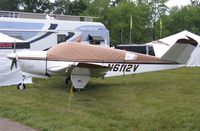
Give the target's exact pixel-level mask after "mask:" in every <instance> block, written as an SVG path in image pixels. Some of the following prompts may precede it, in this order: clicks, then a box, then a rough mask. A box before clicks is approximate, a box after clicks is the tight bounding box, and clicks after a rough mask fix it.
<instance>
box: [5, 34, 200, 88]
mask: <svg viewBox="0 0 200 131" xmlns="http://www.w3.org/2000/svg"><path fill="white" fill-rule="evenodd" d="M196 46H197V42H196V41H195V40H193V39H191V38H190V37H187V38H185V39H179V40H178V41H176V43H175V44H174V45H173V46H172V47H171V48H170V49H169V50H168V51H167V52H166V53H165V54H164V55H163V56H162V57H161V58H157V57H154V56H149V55H144V54H139V53H134V52H128V51H124V50H118V49H113V48H107V47H102V46H98V45H90V44H82V43H80V42H72V43H60V44H57V45H55V46H53V47H51V48H50V49H49V50H48V51H21V52H17V53H12V54H9V55H7V58H9V59H11V60H12V63H11V69H12V68H13V67H14V66H15V67H18V66H17V63H19V66H20V69H21V70H22V71H23V72H24V73H25V76H27V75H30V76H32V77H42V78H48V77H50V76H52V75H59V76H65V77H66V83H71V84H72V85H73V88H74V91H76V90H80V89H83V88H84V87H85V86H86V84H87V83H88V81H89V80H90V78H91V77H101V78H102V77H113V76H123V75H130V74H138V73H145V72H152V71H160V70H169V69H175V68H179V67H183V66H184V65H185V63H186V62H187V61H188V59H189V58H190V55H191V53H192V52H193V50H194V48H195V47H196ZM24 87H25V85H24V82H23V80H22V82H21V83H20V84H19V85H18V88H20V89H23V88H24Z"/></svg>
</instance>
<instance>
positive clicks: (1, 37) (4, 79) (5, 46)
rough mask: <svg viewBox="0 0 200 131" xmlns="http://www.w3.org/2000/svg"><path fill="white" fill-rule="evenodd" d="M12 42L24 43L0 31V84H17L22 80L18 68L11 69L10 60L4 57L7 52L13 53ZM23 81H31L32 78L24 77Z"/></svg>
mask: <svg viewBox="0 0 200 131" xmlns="http://www.w3.org/2000/svg"><path fill="white" fill-rule="evenodd" d="M13 43H26V41H22V40H19V39H16V38H13V37H10V36H7V35H5V34H2V33H0V86H7V85H13V84H19V83H20V82H22V72H21V70H20V69H19V68H17V69H16V68H13V70H12V71H11V70H10V66H11V60H9V59H8V58H6V55H7V54H9V53H13V46H14V45H13ZM17 51H19V50H17ZM18 67H19V66H18ZM25 83H32V79H31V78H29V79H26V80H25Z"/></svg>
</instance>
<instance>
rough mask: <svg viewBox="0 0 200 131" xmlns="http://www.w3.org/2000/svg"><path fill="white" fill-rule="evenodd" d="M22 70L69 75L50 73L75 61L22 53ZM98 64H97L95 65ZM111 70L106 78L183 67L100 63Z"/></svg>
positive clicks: (32, 52)
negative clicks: (48, 59)
mask: <svg viewBox="0 0 200 131" xmlns="http://www.w3.org/2000/svg"><path fill="white" fill-rule="evenodd" d="M17 56H18V61H19V64H20V68H21V70H22V71H23V72H26V73H29V74H35V75H39V76H47V75H63V76H66V75H69V73H70V70H68V69H67V68H66V69H65V70H64V71H62V72H56V73H55V72H49V71H48V69H51V68H62V67H68V66H69V65H73V64H75V63H77V62H74V61H47V51H22V52H19V53H17ZM95 64H97V63H95ZM98 64H99V65H103V66H106V67H110V70H109V71H107V72H106V74H105V76H104V77H113V76H122V75H130V74H138V73H145V72H152V71H160V70H169V69H176V68H180V67H183V66H184V65H180V64H140V63H137V64H126V63H123V64H122V63H98Z"/></svg>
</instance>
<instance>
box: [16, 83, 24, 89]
mask: <svg viewBox="0 0 200 131" xmlns="http://www.w3.org/2000/svg"><path fill="white" fill-rule="evenodd" d="M17 89H18V90H24V89H26V85H25V84H24V83H19V84H18V85H17Z"/></svg>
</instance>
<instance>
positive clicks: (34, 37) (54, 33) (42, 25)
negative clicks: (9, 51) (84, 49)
mask: <svg viewBox="0 0 200 131" xmlns="http://www.w3.org/2000/svg"><path fill="white" fill-rule="evenodd" d="M6 13H9V12H6ZM19 14H20V12H19ZM19 14H18V15H16V14H15V15H14V17H10V16H9V17H1V12H0V17H1V19H0V32H1V33H4V34H7V35H9V36H14V35H15V37H16V38H18V39H21V40H25V41H27V42H30V49H31V50H45V49H48V48H49V47H51V46H53V45H55V44H58V43H60V42H64V41H75V40H77V39H79V40H81V41H82V42H85V43H91V44H100V45H103V46H109V43H110V42H109V31H108V30H107V29H106V27H105V26H104V25H103V24H102V23H99V22H91V21H90V22H87V21H77V18H76V19H75V20H76V21H73V19H71V20H65V19H62V20H57V19H56V18H54V17H49V16H47V17H46V18H45V19H41V18H37V17H34V16H37V15H40V17H41V15H43V14H35V13H26V16H29V18H27V17H25V18H23V17H22V18H21V17H20V18H18V17H17V16H20V15H19ZM21 14H25V13H21ZM27 14H28V15H27ZM11 16H13V14H12V15H11ZM21 16H22V15H21ZM30 16H32V17H30ZM44 16H46V15H44ZM16 17H17V18H16ZM65 17H68V16H65ZM65 17H64V16H63V18H65ZM59 18H60V17H59ZM80 18H81V17H80Z"/></svg>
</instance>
